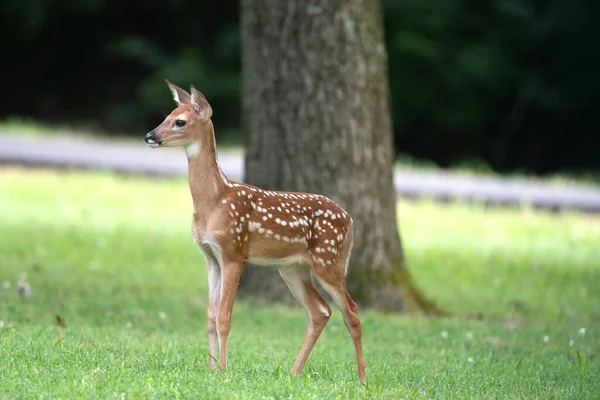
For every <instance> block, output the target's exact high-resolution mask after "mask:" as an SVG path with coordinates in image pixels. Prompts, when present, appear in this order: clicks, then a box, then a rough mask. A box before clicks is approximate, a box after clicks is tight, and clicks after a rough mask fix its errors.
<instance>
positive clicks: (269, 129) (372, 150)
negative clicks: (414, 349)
mask: <svg viewBox="0 0 600 400" xmlns="http://www.w3.org/2000/svg"><path fill="white" fill-rule="evenodd" d="M241 12H242V48H243V54H242V61H243V77H244V86H243V111H244V115H243V120H244V133H245V136H246V151H247V153H246V159H245V171H246V176H245V181H246V182H248V183H251V184H254V185H258V186H260V187H264V188H268V189H276V190H295V191H305V192H314V193H320V194H323V195H325V196H328V197H330V198H331V199H332V200H334V201H336V202H338V203H339V204H340V205H342V206H343V207H344V208H345V209H346V210H347V211H348V212H349V213H350V214H351V215H352V217H353V219H354V229H355V230H354V232H355V235H354V236H355V244H354V251H353V254H352V258H351V262H350V269H349V274H348V290H349V291H350V293H351V295H352V296H353V297H354V298H355V300H356V302H357V303H358V304H360V305H362V306H368V307H374V308H378V309H392V310H409V309H412V308H418V309H421V310H425V311H427V312H432V311H434V312H435V311H436V310H437V309H436V307H435V305H434V304H433V303H431V302H429V301H428V300H427V299H426V298H425V297H424V296H423V295H422V294H421V292H420V291H419V290H418V289H417V288H416V287H415V285H414V283H413V281H412V279H411V276H410V274H409V271H408V269H407V267H406V263H405V258H404V254H403V251H402V244H401V241H400V236H399V233H398V229H397V219H396V193H395V189H394V185H393V146H392V133H391V121H390V115H389V107H388V82H387V69H386V68H387V67H386V65H387V57H386V51H385V47H384V42H383V22H382V16H381V4H380V1H379V0H320V1H305V0H285V1H281V0H242V11H241ZM240 292H241V293H242V294H244V293H260V297H263V298H270V299H273V298H285V297H288V296H289V294H288V289H287V287H286V286H285V284H284V282H283V281H282V279H281V278H280V277H279V274H278V273H277V271H276V270H274V269H272V268H261V267H255V266H250V265H248V266H247V267H246V269H245V272H244V274H243V277H242V281H241V284H240ZM290 298H291V297H290Z"/></svg>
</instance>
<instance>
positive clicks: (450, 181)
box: [0, 135, 600, 212]
mask: <svg viewBox="0 0 600 400" xmlns="http://www.w3.org/2000/svg"><path fill="white" fill-rule="evenodd" d="M0 141H1V142H2V144H1V145H0V164H19V165H30V166H40V167H55V168H61V167H62V168H82V169H107V170H112V171H117V172H124V173H139V174H147V175H159V176H181V175H185V174H187V164H186V160H185V157H184V156H183V154H182V151H181V149H159V150H156V149H150V148H148V147H147V146H146V145H145V144H144V143H143V142H142V140H141V139H140V141H139V143H137V142H135V141H131V142H130V141H116V142H115V141H107V140H100V139H89V138H85V139H83V138H82V139H78V138H70V137H69V138H65V137H18V136H14V135H6V136H5V135H0ZM219 161H220V163H221V168H222V169H223V172H224V173H225V174H226V175H227V176H228V177H230V178H231V179H235V180H242V177H243V168H244V164H243V159H242V156H241V155H240V154H236V153H232V152H227V151H219ZM394 184H395V187H396V191H397V193H398V195H399V196H403V197H410V198H418V197H428V198H432V199H436V200H440V201H448V200H452V199H458V198H460V199H462V200H465V201H473V200H476V201H484V202H486V203H487V204H502V205H520V204H523V203H527V204H530V205H531V206H534V207H537V208H550V209H566V208H568V209H578V210H582V211H588V212H600V186H592V185H583V184H577V185H576V184H568V185H567V184H560V185H559V184H551V183H545V182H537V181H531V180H519V179H508V178H496V177H494V178H485V177H473V176H464V175H457V174H451V173H447V172H438V171H414V170H410V171H408V170H402V169H400V170H398V171H396V173H395V176H394Z"/></svg>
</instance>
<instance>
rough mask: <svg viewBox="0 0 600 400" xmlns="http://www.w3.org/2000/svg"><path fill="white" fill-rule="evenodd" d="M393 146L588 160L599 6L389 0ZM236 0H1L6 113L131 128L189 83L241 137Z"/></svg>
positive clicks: (596, 139)
mask: <svg viewBox="0 0 600 400" xmlns="http://www.w3.org/2000/svg"><path fill="white" fill-rule="evenodd" d="M382 5H383V16H384V23H385V46H386V50H387V52H388V59H389V89H390V95H391V111H392V119H393V133H394V144H395V150H396V155H397V157H398V158H400V159H403V160H413V161H414V160H421V161H422V162H426V163H431V164H433V165H437V166H441V167H450V166H457V165H469V166H470V167H472V168H479V169H486V170H493V171H497V172H514V171H521V172H527V173H533V174H547V173H556V172H577V173H586V174H590V173H594V172H596V171H598V169H599V168H600V157H598V156H597V152H598V150H597V149H598V148H599V146H600V134H599V133H598V129H597V127H598V124H597V123H596V113H597V112H598V111H599V105H600V101H599V98H598V96H599V95H598V93H600V76H599V75H598V71H599V70H600V47H599V46H598V45H597V38H598V37H600V27H599V25H598V24H595V23H593V22H594V21H595V20H596V19H597V18H598V17H599V16H600V5H599V4H598V3H597V2H593V1H591V0H569V1H561V0H493V1H486V2H480V1H460V0H432V1H428V2H422V1H416V0H402V1H399V0H384V1H383V2H382ZM239 14H240V10H239V6H238V4H237V2H199V1H198V2H190V1H183V0H177V1H168V2H165V1H156V0H148V1H143V2H142V1H134V0H123V1H106V0H77V1H75V0H64V1H52V0H31V1H29V2H23V1H19V0H5V1H3V2H2V4H1V5H0V32H1V34H2V36H1V37H2V40H0V52H1V53H0V54H2V60H3V61H2V65H1V67H0V68H1V72H2V76H3V77H4V78H5V79H4V81H3V90H2V91H1V92H0V104H1V107H0V119H1V120H4V121H8V122H11V123H14V122H18V121H29V122H31V121H35V122H38V123H44V124H50V125H59V126H68V127H71V128H73V129H75V130H77V129H80V130H83V129H86V130H91V131H93V132H96V133H100V134H104V135H125V136H126V135H131V136H135V137H139V135H140V134H141V133H142V132H145V131H147V130H149V129H151V128H152V127H154V126H155V125H156V124H157V123H158V122H159V121H160V120H161V119H162V117H163V115H164V114H165V112H166V110H168V109H169V108H170V107H171V105H172V101H171V99H170V98H169V96H165V87H164V81H163V80H164V79H165V78H167V77H177V82H182V84H183V83H185V84H187V83H192V82H193V83H194V84H195V85H196V86H197V87H199V88H202V91H203V92H204V93H205V94H206V96H207V97H208V98H209V99H210V101H211V104H212V105H213V109H214V110H217V111H216V112H215V115H214V122H215V126H216V127H217V130H218V132H219V140H220V141H223V142H225V141H227V142H229V143H242V130H241V122H240V113H241V110H240V108H241V62H240V58H241V48H240V32H239V30H240V23H239Z"/></svg>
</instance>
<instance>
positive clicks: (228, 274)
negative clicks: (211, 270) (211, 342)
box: [217, 262, 244, 369]
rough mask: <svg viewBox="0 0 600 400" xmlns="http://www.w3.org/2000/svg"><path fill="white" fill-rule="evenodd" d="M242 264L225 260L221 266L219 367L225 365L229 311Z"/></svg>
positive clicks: (240, 274)
mask: <svg viewBox="0 0 600 400" xmlns="http://www.w3.org/2000/svg"><path fill="white" fill-rule="evenodd" d="M243 266H244V264H243V263H238V262H227V263H224V264H223V266H222V268H221V304H220V306H219V313H218V315H217V331H218V333H219V344H220V347H221V349H220V358H219V360H220V365H221V369H225V368H226V367H227V337H228V336H229V330H230V327H231V312H232V310H233V303H234V301H235V296H236V294H237V288H238V284H239V281H240V277H241V276H242V269H243Z"/></svg>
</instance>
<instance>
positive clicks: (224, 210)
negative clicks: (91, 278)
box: [145, 81, 366, 382]
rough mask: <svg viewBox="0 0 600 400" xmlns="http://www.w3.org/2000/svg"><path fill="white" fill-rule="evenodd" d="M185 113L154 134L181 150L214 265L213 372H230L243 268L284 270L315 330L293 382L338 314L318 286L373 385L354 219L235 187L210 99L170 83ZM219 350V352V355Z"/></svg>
mask: <svg viewBox="0 0 600 400" xmlns="http://www.w3.org/2000/svg"><path fill="white" fill-rule="evenodd" d="M167 84H168V86H169V88H170V89H171V92H172V94H173V98H174V99H175V102H176V103H177V105H178V107H177V108H176V109H175V110H174V111H173V112H171V114H170V115H169V116H167V117H166V118H165V120H164V121H163V122H162V123H161V124H160V125H159V126H158V127H157V128H156V129H154V130H153V131H152V132H150V133H148V134H147V135H146V138H145V140H146V143H148V144H149V145H150V146H152V147H161V146H163V147H164V146H182V147H184V148H185V150H186V154H187V157H188V180H189V185H190V191H191V195H192V200H193V203H194V218H193V223H192V231H193V236H194V241H195V242H196V243H197V244H198V245H199V246H200V248H201V249H202V251H203V253H204V255H205V257H206V260H207V263H208V282H209V301H208V308H207V323H208V337H209V352H210V355H209V359H208V364H209V367H211V368H213V367H214V366H215V363H214V361H213V357H214V358H217V357H219V361H220V366H221V368H225V367H226V365H227V338H228V335H229V330H230V322H231V312H232V309H233V303H234V300H235V297H236V292H237V286H238V283H239V279H240V276H241V274H242V269H243V267H244V265H245V264H246V263H248V262H250V263H253V264H261V265H269V266H274V267H277V268H278V270H279V273H280V275H281V276H282V278H283V279H284V280H285V282H286V283H287V285H288V287H289V288H290V291H291V292H292V294H293V295H294V297H295V298H296V299H297V300H298V301H299V302H300V303H302V305H304V307H305V308H306V310H307V311H308V315H309V327H308V330H307V332H306V337H305V339H304V343H303V345H302V348H301V350H300V353H299V354H298V357H297V359H296V362H295V363H294V366H293V367H292V369H291V373H292V374H296V373H298V372H300V371H301V370H302V368H303V367H304V364H305V363H306V360H307V359H308V356H309V355H310V353H311V351H312V349H313V347H314V345H315V343H316V341H317V339H318V338H319V336H320V335H321V332H322V331H323V328H324V327H325V325H326V324H327V321H328V320H329V317H330V315H331V309H330V308H329V306H328V304H327V302H326V301H325V300H324V299H323V298H322V296H321V295H320V294H319V292H318V291H317V289H316V288H315V286H314V282H313V279H314V278H316V280H318V281H319V283H320V284H321V286H323V288H324V289H325V290H326V291H327V292H328V293H329V294H330V295H331V298H332V300H333V301H334V303H335V305H336V306H337V307H338V308H339V309H340V311H341V312H342V314H343V317H344V322H345V324H346V326H347V327H348V331H349V332H350V336H351V337H352V340H353V342H354V348H355V352H356V362H357V368H358V377H359V379H360V381H361V382H365V380H366V363H365V361H364V356H363V351H362V328H361V323H360V320H359V318H358V307H357V305H356V304H355V302H354V301H353V300H352V298H351V297H350V294H349V293H348V291H347V290H346V281H345V275H346V269H347V266H348V261H349V258H350V253H351V250H352V244H353V228H352V218H351V217H350V215H349V214H348V213H347V212H346V211H345V210H344V209H343V208H342V207H340V206H339V205H338V204H336V203H335V202H333V201H332V200H330V199H328V198H327V197H324V196H321V195H317V194H310V193H298V192H280V191H272V190H263V189H260V188H258V187H255V186H252V185H246V184H243V183H239V182H234V181H231V180H229V179H228V178H227V177H226V176H225V175H224V174H223V172H222V171H221V169H220V167H219V164H218V161H217V157H216V148H215V141H214V130H213V126H212V122H211V120H210V117H211V116H212V109H211V107H210V105H209V104H208V101H207V100H206V98H205V97H204V96H203V95H202V94H201V93H200V92H198V91H197V90H196V89H195V88H194V87H193V86H191V88H190V89H191V94H188V93H187V92H186V91H184V90H183V89H181V88H179V87H177V86H175V85H173V84H171V83H170V82H168V81H167ZM218 347H220V352H219V351H218V350H219V349H218Z"/></svg>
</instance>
